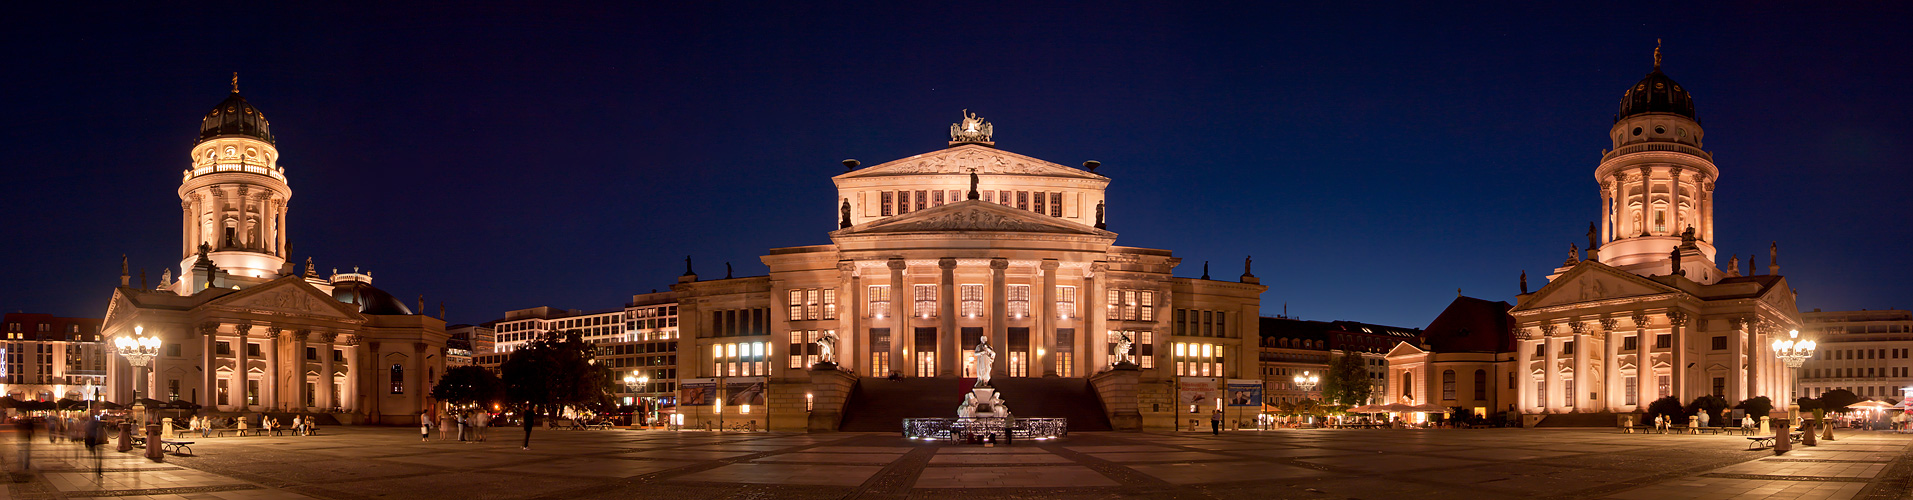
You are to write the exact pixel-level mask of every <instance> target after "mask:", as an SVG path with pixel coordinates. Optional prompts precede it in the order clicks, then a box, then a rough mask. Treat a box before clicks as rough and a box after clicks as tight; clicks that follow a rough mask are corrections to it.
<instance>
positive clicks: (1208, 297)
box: [671, 116, 1264, 429]
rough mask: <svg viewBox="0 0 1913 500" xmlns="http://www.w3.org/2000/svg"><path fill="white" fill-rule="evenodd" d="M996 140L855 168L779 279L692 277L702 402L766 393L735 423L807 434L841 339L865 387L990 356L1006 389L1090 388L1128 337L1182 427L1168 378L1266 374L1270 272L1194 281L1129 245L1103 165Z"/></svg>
mask: <svg viewBox="0 0 1913 500" xmlns="http://www.w3.org/2000/svg"><path fill="white" fill-rule="evenodd" d="M989 129H990V125H989V124H988V123H987V122H983V121H982V120H980V119H977V118H975V117H974V116H966V117H965V120H964V122H963V123H961V124H958V125H953V126H952V136H951V141H950V143H949V148H948V149H943V150H939V151H933V152H930V153H926V154H922V155H917V156H912V157H909V158H904V159H899V160H895V161H890V162H886V163H882V164H879V165H876V166H870V167H864V168H857V165H858V163H856V162H854V161H847V162H846V165H847V166H850V167H851V170H850V171H849V172H846V173H843V174H840V175H837V176H835V177H834V178H832V181H833V182H834V183H835V184H836V188H837V196H835V198H837V199H838V201H837V202H836V203H835V204H834V206H832V207H830V208H831V211H830V213H831V214H832V215H833V217H832V218H831V220H833V221H834V222H836V223H837V225H836V228H837V229H836V230H835V231H831V232H830V233H829V234H828V236H829V239H830V243H828V244H823V245H812V246H800V247H788V248H777V249H772V250H771V251H770V253H769V255H766V256H764V257H763V259H762V260H763V262H764V264H765V265H767V266H769V268H770V275H769V276H756V277H744V278H733V279H721V280H706V279H701V278H700V277H699V276H698V275H697V274H696V273H695V272H692V271H691V270H690V269H687V271H686V273H685V275H684V276H682V277H680V278H679V282H678V283H677V284H676V285H673V286H672V287H671V290H672V292H674V293H675V294H676V301H677V307H678V309H677V312H678V316H677V317H678V318H679V319H680V322H679V328H680V331H681V332H682V336H681V339H680V340H679V349H678V352H679V353H681V354H680V362H681V363H682V364H680V365H679V366H680V368H679V370H680V379H681V381H682V382H683V383H684V384H685V385H686V386H687V388H686V390H692V388H691V387H690V386H691V385H692V383H693V379H699V380H697V382H698V383H699V384H711V385H712V386H721V387H732V386H746V387H748V386H747V385H739V384H740V383H739V382H738V381H739V380H744V381H749V382H750V383H762V384H765V385H764V386H762V387H763V389H765V390H763V391H757V390H756V389H750V390H751V391H752V392H753V393H754V395H753V397H756V398H758V399H757V400H758V401H762V402H763V403H761V404H764V405H766V406H767V407H760V408H761V409H759V410H757V413H756V414H751V415H745V414H742V413H732V414H730V416H728V417H726V419H725V421H727V422H737V421H740V420H750V421H752V423H754V424H756V425H758V426H759V428H766V427H768V428H772V429H794V428H802V426H804V425H806V422H805V419H804V418H803V417H802V415H804V414H805V413H806V410H808V409H809V401H808V398H807V395H809V393H810V385H811V376H810V373H809V371H810V369H811V368H812V367H813V366H814V365H816V364H817V363H818V362H819V361H821V358H820V357H819V356H820V354H821V353H820V352H819V350H818V347H817V345H816V341H817V340H818V339H819V338H822V337H825V336H834V337H836V338H837V339H839V340H838V341H837V342H836V343H835V346H836V349H835V354H836V363H837V364H836V366H835V368H836V369H837V370H842V371H845V372H847V373H850V374H854V375H855V376H857V377H864V378H869V377H879V378H881V377H890V376H896V377H904V378H926V377H935V378H949V379H960V378H966V377H973V376H974V375H975V370H976V368H975V364H974V359H973V354H974V353H975V352H976V349H977V346H978V345H979V344H980V343H983V342H988V343H989V344H990V345H991V346H992V348H993V350H994V351H995V352H997V353H998V355H999V357H998V358H997V361H996V362H995V363H994V369H993V372H994V373H993V376H994V377H998V378H1003V377H1011V378H1017V377H1062V378H1087V377H1090V376H1091V375H1092V374H1095V373H1098V372H1100V371H1103V370H1105V369H1107V368H1108V367H1109V366H1111V364H1112V362H1113V361H1114V358H1113V357H1112V356H1113V354H1114V353H1113V349H1114V348H1115V346H1117V345H1119V343H1120V342H1121V341H1122V340H1121V339H1123V338H1128V339H1130V341H1131V342H1132V344H1130V345H1131V349H1130V351H1129V354H1131V355H1134V356H1136V360H1137V361H1136V364H1137V365H1138V367H1139V370H1140V371H1141V375H1140V376H1141V378H1142V379H1143V380H1144V381H1145V383H1143V384H1140V387H1141V389H1140V391H1141V393H1140V394H1139V395H1136V396H1131V398H1133V399H1139V400H1142V401H1144V402H1142V403H1140V404H1139V406H1140V407H1141V411H1140V417H1141V421H1142V423H1143V425H1145V426H1149V427H1160V428H1171V427H1174V425H1175V424H1174V419H1175V415H1174V408H1175V407H1176V404H1175V397H1174V395H1173V394H1172V393H1171V389H1170V385H1166V384H1164V383H1162V382H1172V381H1173V380H1174V379H1175V378H1176V377H1181V376H1188V377H1216V378H1240V377H1245V376H1251V375H1253V374H1255V370H1256V367H1257V366H1258V365H1257V363H1256V362H1254V361H1253V360H1254V358H1253V357H1250V356H1252V354H1251V353H1252V352H1254V351H1252V350H1249V349H1253V348H1254V347H1255V344H1254V341H1253V340H1250V341H1248V342H1247V343H1245V341H1244V339H1255V338H1257V334H1256V327H1257V323H1256V321H1255V318H1256V317H1257V311H1258V307H1259V305H1260V301H1259V297H1260V295H1261V293H1262V291H1263V290H1264V287H1263V286H1262V285H1260V284H1258V282H1257V281H1256V280H1255V278H1254V276H1252V275H1250V274H1249V273H1247V270H1246V269H1245V272H1244V275H1243V278H1242V279H1240V280H1238V281H1219V280H1209V279H1192V278H1178V277H1174V276H1172V275H1171V272H1172V271H1173V270H1174V269H1175V267H1176V266H1177V265H1178V264H1180V262H1181V260H1180V259H1178V258H1176V257H1175V256H1174V255H1172V254H1171V253H1170V252H1169V251H1167V250H1157V249H1147V248H1136V247H1125V246H1117V245H1115V240H1116V233H1114V232H1111V231H1109V230H1108V229H1107V225H1106V213H1105V207H1106V205H1105V197H1104V189H1105V188H1106V187H1107V186H1108V184H1109V178H1107V177H1103V176H1101V175H1097V174H1095V173H1094V172H1093V171H1092V170H1093V169H1094V168H1095V163H1094V162H1091V163H1088V164H1086V167H1085V168H1084V169H1077V168H1071V167H1065V166H1062V165H1058V164H1055V163H1051V162H1047V161H1043V160H1039V159H1036V158H1031V157H1028V156H1024V155H1020V154H1016V153H1012V152H1008V151H1003V150H1000V149H997V148H996V147H995V143H994V142H992V140H991V138H990V137H989V132H988V131H989ZM688 264H689V262H687V267H688ZM1151 382H1153V383H1151ZM727 394H728V393H727ZM1011 397H1013V396H1011ZM726 399H730V398H726ZM694 401H697V400H695V399H693V398H690V397H682V398H680V407H679V411H680V412H682V413H686V414H687V417H686V418H687V422H695V421H700V420H718V419H719V418H717V416H718V415H724V413H723V412H724V411H725V410H724V407H725V406H726V405H725V404H708V405H694ZM714 401H715V400H714ZM726 402H727V403H732V402H734V401H726ZM955 402H956V398H955V396H952V399H951V403H950V406H951V407H952V408H954V406H955ZM1129 404H1138V403H1136V402H1135V401H1130V402H1129ZM739 410H741V408H740V409H739ZM765 414H768V417H766V416H764V415H765ZM779 415H785V416H790V417H791V418H785V419H783V420H779V417H778V416H779ZM928 416H939V415H928Z"/></svg>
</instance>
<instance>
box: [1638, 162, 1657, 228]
mask: <svg viewBox="0 0 1913 500" xmlns="http://www.w3.org/2000/svg"><path fill="white" fill-rule="evenodd" d="M1652 174H1653V169H1650V168H1648V167H1646V166H1642V167H1641V227H1640V228H1639V229H1640V230H1641V232H1640V233H1638V234H1641V235H1647V234H1650V233H1649V231H1648V230H1647V229H1648V228H1651V227H1654V184H1653V182H1654V181H1653V180H1651V179H1653V175H1652Z"/></svg>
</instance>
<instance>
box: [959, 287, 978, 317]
mask: <svg viewBox="0 0 1913 500" xmlns="http://www.w3.org/2000/svg"><path fill="white" fill-rule="evenodd" d="M960 290H961V294H962V299H963V304H962V307H963V311H962V314H963V317H965V318H975V317H978V316H982V315H983V285H962V286H961V287H960Z"/></svg>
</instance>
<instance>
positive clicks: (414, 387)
mask: <svg viewBox="0 0 1913 500" xmlns="http://www.w3.org/2000/svg"><path fill="white" fill-rule="evenodd" d="M425 367H426V364H425V343H424V342H414V343H412V368H410V369H407V370H406V371H409V372H415V373H407V374H405V378H406V382H405V400H406V401H409V402H415V403H416V405H415V406H413V407H410V408H406V409H405V411H406V413H414V412H420V411H424V410H425V408H426V406H425V394H426V392H429V391H430V390H431V389H430V387H431V384H432V381H431V380H430V377H427V376H426V375H427V373H426V371H425Z"/></svg>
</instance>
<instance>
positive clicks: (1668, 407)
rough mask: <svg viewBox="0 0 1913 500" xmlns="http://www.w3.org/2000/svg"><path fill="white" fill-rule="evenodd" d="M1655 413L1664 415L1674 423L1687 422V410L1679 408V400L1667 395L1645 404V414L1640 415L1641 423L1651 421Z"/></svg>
mask: <svg viewBox="0 0 1913 500" xmlns="http://www.w3.org/2000/svg"><path fill="white" fill-rule="evenodd" d="M1657 415H1666V416H1667V418H1668V419H1669V420H1668V421H1669V422H1670V423H1672V424H1674V425H1681V424H1686V423H1687V410H1685V409H1683V408H1681V400H1680V399H1678V398H1675V397H1673V396H1668V397H1664V398H1660V399H1656V400H1654V402H1652V403H1648V404H1647V415H1646V416H1643V417H1641V418H1642V420H1641V423H1644V424H1645V423H1651V422H1653V421H1654V417H1655V416H1657Z"/></svg>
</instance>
